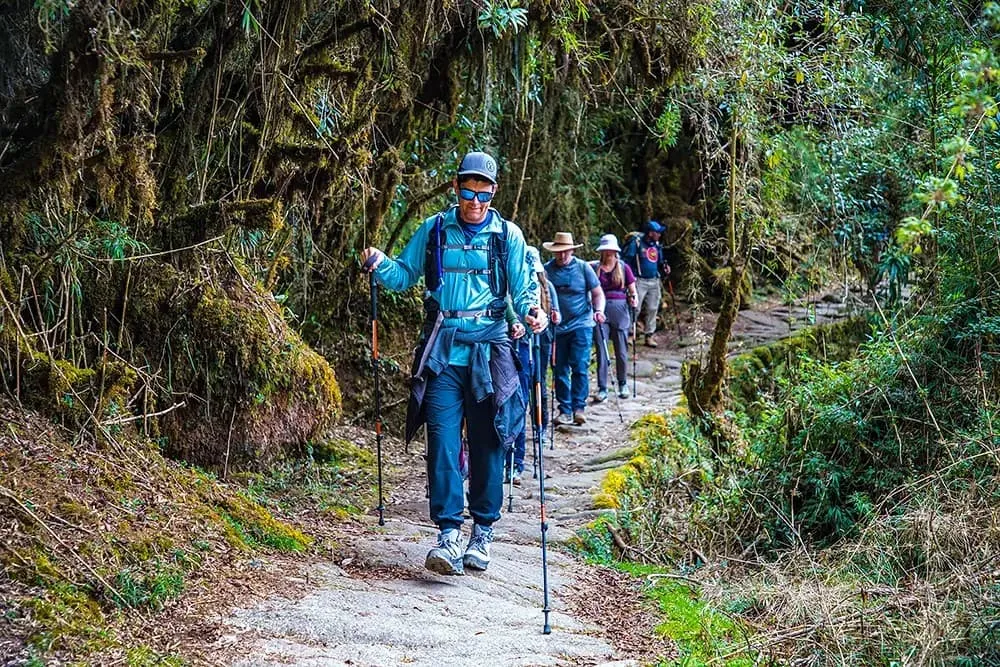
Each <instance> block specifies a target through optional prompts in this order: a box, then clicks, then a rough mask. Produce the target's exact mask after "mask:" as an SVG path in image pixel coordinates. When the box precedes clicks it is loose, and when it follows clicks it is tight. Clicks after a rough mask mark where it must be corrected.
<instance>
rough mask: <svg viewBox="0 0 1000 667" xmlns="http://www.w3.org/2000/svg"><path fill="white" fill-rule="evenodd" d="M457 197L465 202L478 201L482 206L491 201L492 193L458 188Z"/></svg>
mask: <svg viewBox="0 0 1000 667" xmlns="http://www.w3.org/2000/svg"><path fill="white" fill-rule="evenodd" d="M458 196H459V197H461V198H462V199H464V200H465V201H472V200H473V199H478V200H479V202H480V203H482V204H488V203H490V201H491V200H492V199H493V193H492V192H476V191H475V190H470V189H468V188H459V189H458Z"/></svg>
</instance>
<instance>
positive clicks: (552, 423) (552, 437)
mask: <svg viewBox="0 0 1000 667" xmlns="http://www.w3.org/2000/svg"><path fill="white" fill-rule="evenodd" d="M549 427H550V428H551V429H552V430H550V431H549V451H553V450H555V448H556V325H555V324H553V325H552V393H551V394H549Z"/></svg>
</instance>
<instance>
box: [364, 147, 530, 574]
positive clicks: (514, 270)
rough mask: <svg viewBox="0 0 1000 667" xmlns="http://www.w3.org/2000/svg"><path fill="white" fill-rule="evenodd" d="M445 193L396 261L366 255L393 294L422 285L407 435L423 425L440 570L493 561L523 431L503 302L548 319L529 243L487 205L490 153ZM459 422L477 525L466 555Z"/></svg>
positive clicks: (433, 555)
mask: <svg viewBox="0 0 1000 667" xmlns="http://www.w3.org/2000/svg"><path fill="white" fill-rule="evenodd" d="M452 187H453V188H454V189H455V192H456V194H457V195H458V204H457V205H454V206H451V207H450V208H448V209H447V210H445V211H442V212H440V213H437V214H435V215H432V216H431V217H429V218H427V219H426V220H424V221H423V222H422V223H421V224H420V227H419V228H418V229H417V231H416V232H415V233H414V235H413V238H411V239H410V241H409V243H407V244H406V247H405V248H403V251H402V252H401V253H400V254H399V256H398V257H396V258H395V259H393V258H390V257H387V256H386V255H385V254H384V253H382V251H381V250H378V249H377V248H366V249H365V250H364V251H362V253H361V260H362V262H363V263H364V265H365V266H366V267H368V269H369V270H371V271H374V272H375V278H376V280H377V281H378V282H379V283H381V284H382V285H383V286H384V287H386V288H388V289H391V290H395V291H402V290H407V289H409V288H410V287H412V286H413V285H415V284H416V283H417V282H418V281H419V280H420V279H421V278H423V279H424V287H425V289H426V291H425V298H424V313H425V320H424V327H423V331H422V335H421V338H420V344H419V346H418V347H417V350H416V354H415V356H414V360H413V371H412V374H411V375H412V377H411V390H410V402H409V406H408V409H407V415H406V433H405V438H406V441H407V442H409V441H410V440H411V439H412V438H413V436H414V435H415V434H416V431H417V429H418V428H419V427H420V426H421V425H423V424H426V425H427V475H428V481H429V487H430V515H431V520H432V521H433V522H434V523H435V524H436V525H437V527H438V530H439V533H438V537H437V545H436V546H435V547H434V548H433V549H431V550H430V551H429V552H428V553H427V558H426V560H425V562H424V565H425V566H426V567H427V569H429V570H431V571H433V572H437V573H440V574H463V573H464V571H465V568H470V569H475V570H485V569H486V568H487V566H488V565H489V563H490V543H491V542H492V540H493V524H494V522H496V521H497V519H499V518H500V508H501V506H502V504H503V469H504V461H505V459H506V453H507V452H508V451H509V450H510V447H511V445H512V443H513V440H514V437H515V436H516V434H517V429H518V428H519V427H523V425H524V420H525V404H524V400H523V399H522V396H521V388H520V385H519V382H518V376H517V368H516V364H515V361H514V353H513V349H512V347H511V341H510V338H509V336H508V333H507V322H506V321H505V320H504V311H505V298H506V297H507V296H508V295H509V297H510V302H511V304H512V306H513V308H514V311H515V313H516V314H517V316H518V317H519V318H520V319H521V321H523V322H524V323H525V324H526V325H527V326H528V327H529V328H530V329H531V331H532V332H533V333H535V334H538V333H540V332H542V331H543V330H544V329H545V327H546V325H547V323H548V318H547V316H546V313H545V311H544V310H543V309H542V308H541V307H540V305H539V298H538V283H537V281H536V280H535V279H534V276H533V275H532V272H531V270H530V269H529V268H528V267H527V266H526V264H525V247H526V245H525V242H524V236H523V234H522V233H521V230H520V228H518V226H517V225H515V224H514V223H512V222H509V221H507V220H505V219H504V218H503V217H502V216H501V215H500V214H499V213H498V212H497V211H496V210H495V209H494V208H492V207H491V206H490V202H491V201H492V200H493V197H494V196H495V195H496V192H497V163H496V160H495V159H494V158H493V157H492V156H491V155H488V154H487V153H482V152H473V153H468V154H466V155H465V157H463V158H462V161H461V164H459V167H458V172H457V174H456V175H455V177H454V179H453V180H452ZM463 419H464V421H465V424H466V428H467V433H466V435H467V438H468V447H469V494H468V505H469V513H470V514H471V515H472V520H473V522H474V526H473V529H472V534H471V535H470V537H469V541H468V544H467V545H466V546H465V548H464V549H463V546H462V533H461V530H462V524H463V510H464V507H465V493H464V488H463V483H462V475H461V472H460V471H459V452H460V450H461V446H462V440H461V438H462V434H461V431H462V428H461V427H462V422H463Z"/></svg>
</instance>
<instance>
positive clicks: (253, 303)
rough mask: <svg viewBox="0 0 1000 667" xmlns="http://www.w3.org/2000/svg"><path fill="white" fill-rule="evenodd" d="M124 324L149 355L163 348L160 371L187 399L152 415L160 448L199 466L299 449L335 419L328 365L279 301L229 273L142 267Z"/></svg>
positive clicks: (167, 401)
mask: <svg viewBox="0 0 1000 667" xmlns="http://www.w3.org/2000/svg"><path fill="white" fill-rule="evenodd" d="M126 323H127V325H128V326H130V327H131V329H132V330H133V331H134V332H135V337H136V340H137V341H138V342H139V343H140V345H141V347H142V349H143V350H145V351H147V352H146V354H147V356H148V355H149V353H150V352H151V351H152V350H162V349H167V350H170V351H171V352H172V353H173V354H174V355H176V356H175V359H176V361H175V363H171V364H170V365H169V366H168V367H167V368H164V369H163V372H164V375H165V376H166V377H165V380H166V383H167V386H169V387H171V388H172V389H173V392H172V394H171V395H164V396H161V397H160V398H159V403H160V407H161V409H167V408H169V407H171V405H175V404H176V403H177V402H178V398H177V396H178V395H181V396H184V397H185V399H184V402H185V405H184V406H183V407H181V408H179V409H176V410H174V411H172V412H170V413H168V414H166V415H164V416H163V418H162V419H161V420H160V432H161V434H162V435H164V436H165V437H166V451H167V453H168V454H170V455H172V456H176V457H179V458H183V459H185V460H187V461H191V462H193V463H197V464H199V465H206V466H220V467H227V468H253V467H260V466H263V465H266V464H267V463H269V462H273V461H275V460H277V459H279V458H282V457H283V456H285V455H287V454H288V453H289V452H301V451H304V448H305V446H306V443H308V442H309V441H311V440H316V439H318V438H319V437H320V436H321V434H322V433H323V432H324V431H325V430H326V429H327V428H328V427H329V426H330V425H331V424H332V423H333V421H334V420H335V419H336V418H337V417H338V416H339V415H340V407H341V394H340V387H339V385H338V384H337V380H336V377H335V375H334V372H333V369H332V368H331V367H330V365H329V364H328V363H327V362H326V360H325V359H324V358H323V357H322V356H320V355H319V354H318V353H316V352H315V351H314V350H313V349H312V348H310V347H309V346H308V345H307V344H306V343H305V342H304V341H303V340H302V339H301V338H300V337H299V335H298V334H297V333H295V331H293V330H292V329H291V327H289V326H288V323H287V322H286V321H285V320H284V318H283V317H282V313H281V310H280V306H279V305H278V303H277V302H276V301H275V300H274V298H273V297H272V296H271V295H270V294H269V293H268V292H267V291H265V290H264V289H263V287H261V286H260V285H259V284H258V283H256V282H253V281H252V280H250V279H248V278H247V277H245V276H244V275H242V273H241V272H240V271H239V270H237V269H231V270H229V271H227V272H220V273H217V274H215V275H214V276H213V280H211V281H206V282H200V281H194V280H192V279H191V278H190V277H189V276H188V274H187V273H183V272H181V271H177V270H173V269H172V267H169V266H168V267H160V268H158V269H157V270H144V271H143V272H142V276H141V277H140V279H139V281H137V284H136V287H135V289H134V291H133V297H132V299H131V303H130V307H129V311H128V315H127V320H126Z"/></svg>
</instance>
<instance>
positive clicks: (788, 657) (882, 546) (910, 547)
mask: <svg viewBox="0 0 1000 667" xmlns="http://www.w3.org/2000/svg"><path fill="white" fill-rule="evenodd" d="M924 497H925V498H930V497H937V498H944V499H945V501H944V502H941V501H938V502H937V503H936V504H934V503H931V502H930V501H925V502H922V503H920V502H916V501H914V505H913V506H912V507H911V508H910V509H908V510H907V511H904V512H903V513H902V514H901V515H899V516H897V517H889V516H885V517H881V518H879V519H877V520H875V521H873V522H872V523H871V524H870V525H869V526H868V527H867V529H866V530H865V531H864V533H863V534H862V535H861V536H859V537H858V538H856V539H854V540H851V541H845V542H843V543H841V544H839V545H837V546H835V547H832V548H828V549H824V550H813V549H810V550H808V551H806V550H805V549H801V548H800V549H797V550H792V551H787V552H783V553H781V554H779V555H778V558H777V559H776V560H773V559H772V560H764V559H760V558H752V559H746V558H740V557H739V556H738V555H737V554H731V555H730V557H729V558H726V557H724V556H722V555H721V554H714V557H713V558H711V560H710V564H709V565H707V566H706V567H703V568H701V569H700V570H698V572H697V573H696V574H695V575H693V576H694V577H695V578H696V580H697V581H698V582H699V584H700V593H701V598H702V599H703V600H704V601H705V602H707V603H708V604H709V605H710V606H712V607H714V608H718V609H731V610H734V615H735V617H736V618H738V620H739V621H740V622H741V623H744V624H746V625H747V627H749V628H751V629H752V631H753V632H752V635H751V636H750V638H749V639H748V646H749V647H750V648H751V649H752V652H753V653H756V654H757V655H759V656H760V657H761V658H762V659H767V660H775V661H778V662H781V663H789V664H795V665H810V666H812V665H816V666H820V665H822V666H826V665H830V666H832V665H844V664H855V665H862V664H864V665H868V664H899V665H950V664H969V665H1000V507H997V506H990V505H989V504H988V502H987V500H988V497H985V496H979V495H975V496H968V495H967V496H964V497H962V498H949V497H948V496H947V494H945V493H943V492H938V493H935V492H934V490H932V489H928V490H927V495H926V496H924ZM991 627H992V630H990V628H991ZM961 656H965V659H966V660H968V662H964V663H956V662H955V661H956V660H958V659H959V658H960V657H961Z"/></svg>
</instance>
